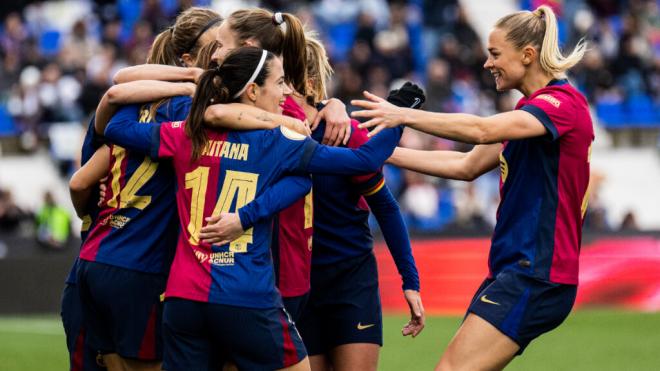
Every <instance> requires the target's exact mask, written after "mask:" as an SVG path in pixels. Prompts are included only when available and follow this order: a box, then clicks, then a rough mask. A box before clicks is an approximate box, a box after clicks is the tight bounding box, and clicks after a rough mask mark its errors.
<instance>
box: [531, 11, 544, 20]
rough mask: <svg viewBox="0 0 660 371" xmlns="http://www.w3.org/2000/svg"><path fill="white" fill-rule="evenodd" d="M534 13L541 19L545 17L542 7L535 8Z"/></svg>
mask: <svg viewBox="0 0 660 371" xmlns="http://www.w3.org/2000/svg"><path fill="white" fill-rule="evenodd" d="M532 14H534V15H535V16H537V17H539V18H540V19H543V11H542V10H541V9H540V8H539V9H536V10H534V11H533V12H532Z"/></svg>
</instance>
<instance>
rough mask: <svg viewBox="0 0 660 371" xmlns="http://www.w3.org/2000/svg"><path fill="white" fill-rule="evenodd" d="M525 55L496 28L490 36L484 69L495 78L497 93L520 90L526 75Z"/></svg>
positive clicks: (502, 31) (504, 33)
mask: <svg viewBox="0 0 660 371" xmlns="http://www.w3.org/2000/svg"><path fill="white" fill-rule="evenodd" d="M524 59H525V55H524V52H523V50H518V49H516V47H514V46H513V44H511V42H509V41H508V40H507V39H506V32H505V31H504V30H502V29H500V28H494V29H493V30H492V31H491V32H490V35H489V36H488V59H487V60H486V63H484V68H485V69H487V70H488V71H490V73H491V74H493V77H494V78H495V86H496V88H497V91H504V90H510V89H516V88H518V87H519V86H520V85H521V83H522V80H523V78H524V76H525V73H526V67H525V65H524V64H523V60H524Z"/></svg>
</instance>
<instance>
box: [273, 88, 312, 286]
mask: <svg viewBox="0 0 660 371" xmlns="http://www.w3.org/2000/svg"><path fill="white" fill-rule="evenodd" d="M282 114H283V115H285V116H289V117H293V118H296V119H298V120H301V121H304V120H306V119H307V116H306V115H305V111H304V110H303V109H302V108H301V107H300V106H299V105H298V104H297V103H296V102H295V101H294V100H293V98H291V97H290V96H289V97H287V98H286V100H285V102H284V104H283V105H282ZM313 220H314V206H313V201H312V192H310V193H309V194H307V195H306V196H305V197H303V198H301V199H299V200H297V201H296V202H294V203H293V205H291V206H289V207H288V208H286V209H284V210H282V211H280V212H279V213H278V214H277V216H276V217H275V224H274V228H273V244H272V246H271V250H272V252H273V263H274V266H275V276H276V281H277V288H278V289H279V290H280V293H281V294H282V297H285V298H288V297H294V296H300V295H304V294H305V293H307V292H308V291H309V288H310V272H311V260H312V235H313V233H314V228H313Z"/></svg>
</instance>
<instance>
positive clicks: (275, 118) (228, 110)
mask: <svg viewBox="0 0 660 371" xmlns="http://www.w3.org/2000/svg"><path fill="white" fill-rule="evenodd" d="M204 121H205V122H206V123H207V124H208V125H209V126H211V127H220V128H225V129H232V130H257V129H274V128H276V127H278V126H280V125H283V126H285V127H287V128H289V129H291V130H293V131H295V132H297V133H300V134H302V135H306V136H309V135H310V134H311V131H310V129H309V127H308V126H307V125H305V123H303V122H302V121H300V120H298V119H295V118H293V117H288V116H284V115H278V114H276V113H271V112H266V111H264V110H262V109H261V108H258V107H255V106H250V105H248V104H243V103H229V104H214V105H211V106H209V107H207V108H206V112H205V113H204Z"/></svg>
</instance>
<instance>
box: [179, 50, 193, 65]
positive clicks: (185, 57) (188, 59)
mask: <svg viewBox="0 0 660 371" xmlns="http://www.w3.org/2000/svg"><path fill="white" fill-rule="evenodd" d="M181 61H182V62H183V64H184V65H185V66H186V67H192V66H194V65H195V60H194V58H193V57H192V55H190V53H183V54H182V55H181Z"/></svg>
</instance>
